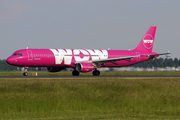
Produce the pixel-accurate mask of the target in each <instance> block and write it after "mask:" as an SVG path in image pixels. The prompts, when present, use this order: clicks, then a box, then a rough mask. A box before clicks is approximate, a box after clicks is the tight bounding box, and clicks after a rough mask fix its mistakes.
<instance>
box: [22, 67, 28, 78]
mask: <svg viewBox="0 0 180 120" xmlns="http://www.w3.org/2000/svg"><path fill="white" fill-rule="evenodd" d="M27 69H28V67H24V73H23V75H24V76H27V75H28V72H27Z"/></svg>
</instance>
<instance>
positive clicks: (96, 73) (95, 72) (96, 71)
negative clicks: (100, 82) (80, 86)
mask: <svg viewBox="0 0 180 120" xmlns="http://www.w3.org/2000/svg"><path fill="white" fill-rule="evenodd" d="M92 74H93V75H94V76H99V75H100V71H99V70H94V71H93V73H92Z"/></svg>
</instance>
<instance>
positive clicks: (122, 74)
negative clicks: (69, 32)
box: [0, 71, 180, 76]
mask: <svg viewBox="0 0 180 120" xmlns="http://www.w3.org/2000/svg"><path fill="white" fill-rule="evenodd" d="M35 72H36V71H34V72H32V71H30V72H28V76H32V73H35ZM37 74H38V76H72V73H71V72H64V71H61V72H55V73H51V72H48V71H46V72H41V71H37ZM22 75H23V72H0V76H22ZM88 75H91V76H92V72H87V73H80V76H88ZM100 75H104V76H106V75H120V76H127V75H129V76H131V75H138V76H142V75H180V72H175V71H173V72H167V71H165V72H157V71H155V72H141V71H140V72H121V71H120V72H101V74H100Z"/></svg>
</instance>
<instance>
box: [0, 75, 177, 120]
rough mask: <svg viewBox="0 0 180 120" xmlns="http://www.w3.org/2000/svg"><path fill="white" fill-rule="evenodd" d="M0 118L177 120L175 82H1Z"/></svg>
mask: <svg viewBox="0 0 180 120" xmlns="http://www.w3.org/2000/svg"><path fill="white" fill-rule="evenodd" d="M0 118H1V119H2V120H3V119H4V120H5V119H13V120H14V119H17V120H19V119H20V120H56V119H62V120H81V119H82V120H97V119H103V120H121V119H123V120H124V119H127V120H131V119H133V120H139V119H149V120H151V119H161V120H164V119H166V120H168V119H180V78H55V79H49V78H47V79H44V78H42V79H37V78H26V79H25V78H21V79H20V78H17V79H16V78H14V79H5V78H4V79H0Z"/></svg>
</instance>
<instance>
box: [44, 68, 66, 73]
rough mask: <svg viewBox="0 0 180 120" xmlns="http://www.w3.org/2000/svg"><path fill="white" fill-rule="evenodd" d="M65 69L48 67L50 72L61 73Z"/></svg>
mask: <svg viewBox="0 0 180 120" xmlns="http://www.w3.org/2000/svg"><path fill="white" fill-rule="evenodd" d="M63 69H65V68H64V67H47V70H48V72H59V71H61V70H63Z"/></svg>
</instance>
